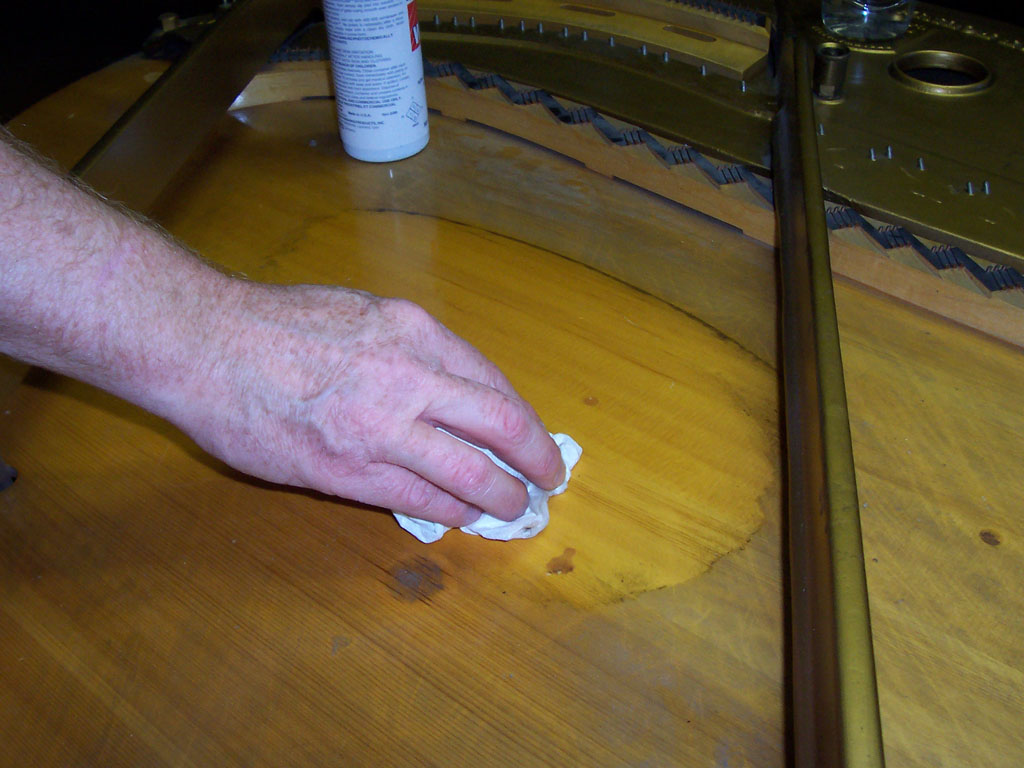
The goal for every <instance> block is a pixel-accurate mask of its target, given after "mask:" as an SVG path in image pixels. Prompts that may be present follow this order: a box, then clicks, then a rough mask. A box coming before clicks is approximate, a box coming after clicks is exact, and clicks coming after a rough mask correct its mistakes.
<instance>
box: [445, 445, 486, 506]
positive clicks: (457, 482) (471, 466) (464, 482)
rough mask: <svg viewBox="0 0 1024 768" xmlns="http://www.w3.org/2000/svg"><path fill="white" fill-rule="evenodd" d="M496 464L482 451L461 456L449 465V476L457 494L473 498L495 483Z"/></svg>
mask: <svg viewBox="0 0 1024 768" xmlns="http://www.w3.org/2000/svg"><path fill="white" fill-rule="evenodd" d="M493 472H494V464H493V463H492V462H491V461H490V459H488V458H487V457H486V456H484V455H483V454H482V453H481V454H477V455H475V456H459V457H458V458H456V459H454V460H452V461H451V462H450V465H449V472H448V476H449V477H450V478H451V483H452V488H453V489H454V490H455V491H456V493H457V495H459V496H462V497H463V498H467V497H468V498H469V499H473V498H476V497H478V496H480V495H482V494H484V493H486V492H487V491H488V490H490V488H491V486H492V485H493V484H494V476H493Z"/></svg>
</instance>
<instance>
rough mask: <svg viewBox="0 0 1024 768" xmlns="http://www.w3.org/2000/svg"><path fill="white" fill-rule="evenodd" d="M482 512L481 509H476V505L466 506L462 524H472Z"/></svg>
mask: <svg viewBox="0 0 1024 768" xmlns="http://www.w3.org/2000/svg"><path fill="white" fill-rule="evenodd" d="M482 514H483V510H480V509H477V508H476V507H468V508H467V509H466V513H465V515H464V517H463V522H462V525H472V524H473V523H475V522H476V521H477V520H479V519H480V515H482ZM460 527H461V526H460Z"/></svg>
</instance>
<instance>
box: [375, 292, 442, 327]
mask: <svg viewBox="0 0 1024 768" xmlns="http://www.w3.org/2000/svg"><path fill="white" fill-rule="evenodd" d="M385 311H386V312H387V314H388V316H389V317H390V318H391V320H392V322H394V323H395V324H396V325H398V326H399V327H400V328H402V329H405V330H409V331H415V332H423V331H430V330H433V329H434V328H436V327H437V325H438V322H437V320H435V319H434V317H433V315H431V314H430V313H429V312H427V310H425V309H424V308H423V307H421V306H420V305H419V304H416V303H414V302H412V301H408V300H407V299H388V301H387V304H386V310H385Z"/></svg>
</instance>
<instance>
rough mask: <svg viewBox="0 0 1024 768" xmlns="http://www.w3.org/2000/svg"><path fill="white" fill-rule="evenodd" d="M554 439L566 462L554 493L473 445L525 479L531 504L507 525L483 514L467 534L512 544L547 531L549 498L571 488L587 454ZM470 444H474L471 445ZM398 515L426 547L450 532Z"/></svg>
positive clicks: (571, 443) (564, 440)
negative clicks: (581, 461)
mask: <svg viewBox="0 0 1024 768" xmlns="http://www.w3.org/2000/svg"><path fill="white" fill-rule="evenodd" d="M551 438H552V439H553V440H554V441H555V444H556V445H557V446H558V448H559V449H560V450H561V451H562V461H563V462H565V480H563V481H562V484H561V485H560V486H558V487H557V488H555V490H553V491H545V490H544V489H543V488H541V487H540V486H538V485H534V484H533V483H531V482H530V481H529V480H527V479H526V478H525V477H523V476H522V475H521V474H520V473H519V472H517V471H516V470H514V469H512V468H511V467H510V466H509V465H508V464H506V463H505V462H503V461H502V460H501V459H499V458H498V457H497V456H495V455H494V454H493V453H491V452H490V451H488V450H486V449H485V448H480V447H479V446H476V445H474V446H473V447H474V448H476V449H477V450H478V451H483V453H485V454H486V455H487V458H489V459H490V460H491V461H493V462H494V463H495V464H497V465H498V466H499V467H501V468H502V469H503V470H505V471H506V472H508V473H509V474H510V475H512V476H513V477H516V478H518V479H519V480H522V481H523V483H525V484H526V492H527V494H529V497H530V503H529V505H528V506H527V508H526V512H524V513H523V514H522V515H520V516H519V517H518V518H516V519H515V520H513V521H512V522H506V521H505V520H499V519H498V518H496V517H492V516H491V515H488V514H483V515H480V517H479V518H477V520H476V521H475V522H473V523H472V524H470V525H464V526H462V528H461V530H462V531H463V532H464V533H472V534H474V535H476V536H483V537H484V538H486V539H497V540H499V541H508V540H509V539H529V538H531V537H533V536H536V535H537V534H538V533H540V532H541V531H543V530H544V528H545V527H546V526H547V524H548V499H549V498H550V497H551V496H557V495H558V494H560V493H562V492H563V491H564V490H565V489H566V487H567V486H568V485H569V478H570V477H572V468H573V467H575V466H576V462H578V461H579V460H580V456H581V455H582V454H583V449H582V448H580V446H579V443H577V442H576V441H575V440H573V439H572V438H571V437H569V436H568V435H563V434H561V433H559V434H552V435H551ZM463 442H465V441H463ZM469 445H472V444H471V443H469ZM394 515H395V519H396V520H397V521H398V524H399V525H400V526H402V527H403V528H404V529H405V530H407V531H408V532H409V533H411V534H412V535H413V536H415V537H416V538H417V539H419V540H420V541H422V542H423V543H424V544H430V543H432V542H435V541H437V540H438V539H440V538H441V537H442V536H444V535H445V533H446V532H447V531H448V530H449V528H448V526H446V525H442V524H441V523H432V522H429V521H427V520H418V519H416V518H414V517H409V516H408V515H403V514H401V513H400V512H395V513H394Z"/></svg>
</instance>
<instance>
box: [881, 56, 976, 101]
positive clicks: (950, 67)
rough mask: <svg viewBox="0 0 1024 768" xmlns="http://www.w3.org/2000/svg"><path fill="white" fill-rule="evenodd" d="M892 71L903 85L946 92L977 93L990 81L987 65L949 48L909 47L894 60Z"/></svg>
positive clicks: (928, 91)
mask: <svg viewBox="0 0 1024 768" xmlns="http://www.w3.org/2000/svg"><path fill="white" fill-rule="evenodd" d="M891 71H892V74H893V76H894V77H895V78H896V79H897V80H899V81H900V82H902V83H903V84H904V85H908V86H910V87H911V88H914V89H916V90H919V91H924V92H925V93H937V94H943V95H947V96H956V95H961V94H968V93H977V92H978V91H983V90H985V89H986V88H988V87H989V86H990V85H991V84H992V73H991V72H990V71H989V69H988V67H986V66H985V65H984V64H982V63H981V62H980V61H978V60H977V59H974V58H971V57H970V56H965V55H964V54H962V53H954V52H952V51H910V52H909V53H904V54H902V55H900V56H897V57H896V58H895V59H894V60H893V63H892V66H891Z"/></svg>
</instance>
